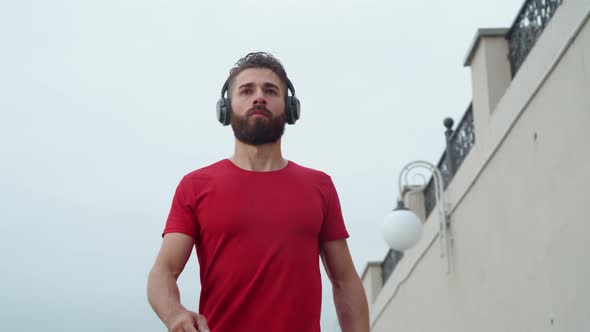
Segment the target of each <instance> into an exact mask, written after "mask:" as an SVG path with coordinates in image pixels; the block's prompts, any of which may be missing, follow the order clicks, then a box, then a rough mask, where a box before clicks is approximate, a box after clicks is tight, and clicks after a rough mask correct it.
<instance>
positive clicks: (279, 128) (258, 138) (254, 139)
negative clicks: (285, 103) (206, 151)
mask: <svg viewBox="0 0 590 332" xmlns="http://www.w3.org/2000/svg"><path fill="white" fill-rule="evenodd" d="M255 111H261V112H264V113H265V114H267V115H269V116H270V117H258V118H255V119H250V115H251V114H252V113H253V112H255ZM285 122H286V121H285V114H284V113H282V114H281V115H280V116H273V115H272V113H271V112H270V111H269V110H268V109H267V108H266V107H255V108H252V109H250V110H248V112H247V113H246V115H245V116H239V115H236V114H235V113H233V112H232V114H231V127H232V129H233V131H234V136H235V137H236V139H237V140H238V141H240V142H242V143H245V144H248V145H256V146H257V145H262V144H267V143H275V142H276V141H278V140H279V138H281V136H283V133H284V132H285Z"/></svg>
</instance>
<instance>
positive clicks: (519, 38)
mask: <svg viewBox="0 0 590 332" xmlns="http://www.w3.org/2000/svg"><path fill="white" fill-rule="evenodd" d="M562 1H563V0H527V1H526V2H525V3H524V5H523V6H522V8H521V9H520V12H519V14H518V16H517V17H516V20H515V21H514V23H513V24H512V27H511V28H510V31H508V34H507V35H506V38H507V39H508V57H509V58H510V69H511V70H512V76H513V77H514V76H515V75H516V72H518V69H519V68H520V65H522V63H523V62H524V60H525V59H526V57H527V55H528V54H529V51H530V50H531V49H532V48H533V46H534V45H535V43H536V42H537V39H539V36H540V35H541V33H542V32H543V30H544V29H545V27H546V26H547V24H548V23H549V21H550V20H551V18H552V17H553V14H555V11H556V10H557V7H559V5H561V3H562Z"/></svg>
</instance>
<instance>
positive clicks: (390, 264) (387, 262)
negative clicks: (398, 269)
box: [381, 249, 404, 283]
mask: <svg viewBox="0 0 590 332" xmlns="http://www.w3.org/2000/svg"><path fill="white" fill-rule="evenodd" d="M403 256H404V253H403V252H402V251H397V250H392V249H389V252H388V253H387V256H385V259H384V260H383V263H381V267H382V269H381V273H382V274H381V277H382V280H383V283H385V282H386V281H387V279H388V278H389V276H390V275H391V274H392V273H393V270H394V269H395V266H396V265H397V263H398V262H399V261H400V259H402V257H403Z"/></svg>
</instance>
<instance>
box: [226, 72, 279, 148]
mask: <svg viewBox="0 0 590 332" xmlns="http://www.w3.org/2000/svg"><path fill="white" fill-rule="evenodd" d="M283 86H284V84H283V83H282V82H281V80H280V78H279V77H278V76H277V75H276V74H275V73H274V72H273V71H272V70H270V69H267V68H250V69H246V70H244V71H242V72H241V73H239V74H238V75H237V76H236V77H235V79H234V82H233V84H232V86H231V91H230V98H231V109H232V114H231V127H232V129H233V131H234V135H235V137H236V138H237V139H238V140H239V141H241V142H243V143H246V144H249V145H262V144H267V143H274V142H276V141H277V140H278V139H279V138H281V136H282V135H283V133H284V131H285V93H286V91H284V90H285V89H284V87H283Z"/></svg>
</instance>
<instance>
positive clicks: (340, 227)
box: [320, 178, 349, 242]
mask: <svg viewBox="0 0 590 332" xmlns="http://www.w3.org/2000/svg"><path fill="white" fill-rule="evenodd" d="M326 197H327V199H326V210H325V211H326V212H325V215H324V224H323V225H322V230H321V232H320V242H327V241H334V240H340V239H346V238H348V237H349V235H348V231H347V230H346V226H345V225H344V218H343V217H342V209H341V208H340V200H339V199H338V193H337V192H336V188H335V187H334V183H332V179H331V178H328V183H327V194H326Z"/></svg>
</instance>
